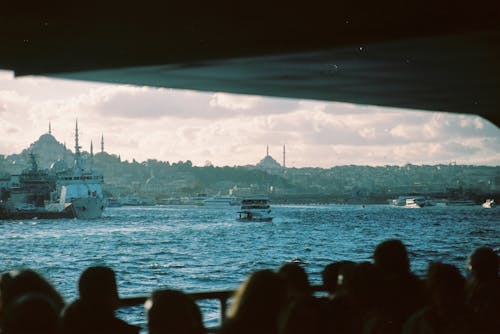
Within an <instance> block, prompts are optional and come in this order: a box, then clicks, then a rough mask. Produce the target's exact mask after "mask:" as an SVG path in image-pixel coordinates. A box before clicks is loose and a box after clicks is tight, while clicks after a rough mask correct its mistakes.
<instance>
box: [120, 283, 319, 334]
mask: <svg viewBox="0 0 500 334" xmlns="http://www.w3.org/2000/svg"><path fill="white" fill-rule="evenodd" d="M311 288H312V291H313V292H324V291H326V290H325V288H324V287H323V286H321V285H314V286H312V287H311ZM234 292H235V290H219V291H207V292H187V293H186V294H187V295H188V296H190V297H191V298H193V299H194V300H195V301H198V300H207V299H209V300H218V301H219V306H220V318H219V319H220V323H221V324H222V323H223V322H224V320H225V318H226V313H227V307H228V300H229V299H230V298H231V297H232V296H233V295H234ZM148 298H149V296H136V297H125V298H120V307H131V306H138V305H143V304H144V303H145V302H146V300H147V299H148ZM207 331H208V332H211V329H210V328H208V329H207Z"/></svg>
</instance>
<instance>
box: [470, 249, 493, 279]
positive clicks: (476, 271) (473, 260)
mask: <svg viewBox="0 0 500 334" xmlns="http://www.w3.org/2000/svg"><path fill="white" fill-rule="evenodd" d="M468 267H469V270H470V271H471V273H472V276H473V277H474V278H476V279H478V280H485V279H490V278H494V277H496V276H497V275H498V267H499V258H498V255H497V254H496V253H495V251H494V250H493V249H491V248H490V247H480V248H477V249H476V250H475V251H474V252H473V253H472V254H471V255H470V257H469V264H468Z"/></svg>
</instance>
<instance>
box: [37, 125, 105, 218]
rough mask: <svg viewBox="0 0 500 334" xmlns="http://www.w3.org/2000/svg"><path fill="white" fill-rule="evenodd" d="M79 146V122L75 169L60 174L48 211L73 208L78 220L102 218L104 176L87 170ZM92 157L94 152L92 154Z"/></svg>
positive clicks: (58, 174)
mask: <svg viewBox="0 0 500 334" xmlns="http://www.w3.org/2000/svg"><path fill="white" fill-rule="evenodd" d="M80 148H81V147H80V146H79V145H78V122H77V123H76V129H75V161H74V166H73V168H70V169H66V170H63V171H62V172H58V173H57V174H56V175H57V181H56V190H55V191H54V192H53V193H52V194H51V200H50V202H49V203H47V205H46V209H47V211H50V212H62V211H64V210H67V207H71V208H72V210H73V212H74V215H75V217H76V218H81V219H95V218H99V217H101V216H102V213H103V211H104V208H105V199H104V195H103V191H102V184H103V182H104V179H103V176H102V175H99V174H96V173H94V171H92V170H87V169H86V168H85V163H84V161H83V159H82V157H81V153H80ZM91 155H92V152H91Z"/></svg>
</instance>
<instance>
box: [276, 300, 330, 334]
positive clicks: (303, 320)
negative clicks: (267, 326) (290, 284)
mask: <svg viewBox="0 0 500 334" xmlns="http://www.w3.org/2000/svg"><path fill="white" fill-rule="evenodd" d="M323 325H324V321H323V319H322V310H321V305H320V302H319V301H318V300H317V299H316V298H314V297H313V296H303V297H298V298H295V299H294V300H293V301H291V302H289V303H288V305H286V306H285V308H284V310H283V312H282V313H281V315H280V317H279V320H278V333H279V334H320V333H324V332H325V328H324V327H323Z"/></svg>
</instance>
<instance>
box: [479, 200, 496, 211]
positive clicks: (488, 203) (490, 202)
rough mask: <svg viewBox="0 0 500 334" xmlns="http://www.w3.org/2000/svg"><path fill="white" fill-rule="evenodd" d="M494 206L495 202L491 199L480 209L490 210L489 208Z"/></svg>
mask: <svg viewBox="0 0 500 334" xmlns="http://www.w3.org/2000/svg"><path fill="white" fill-rule="evenodd" d="M495 206H496V203H495V200H494V199H491V198H488V199H487V200H486V201H485V202H484V203H483V204H482V207H483V208H487V209H491V208H494V207H495Z"/></svg>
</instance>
